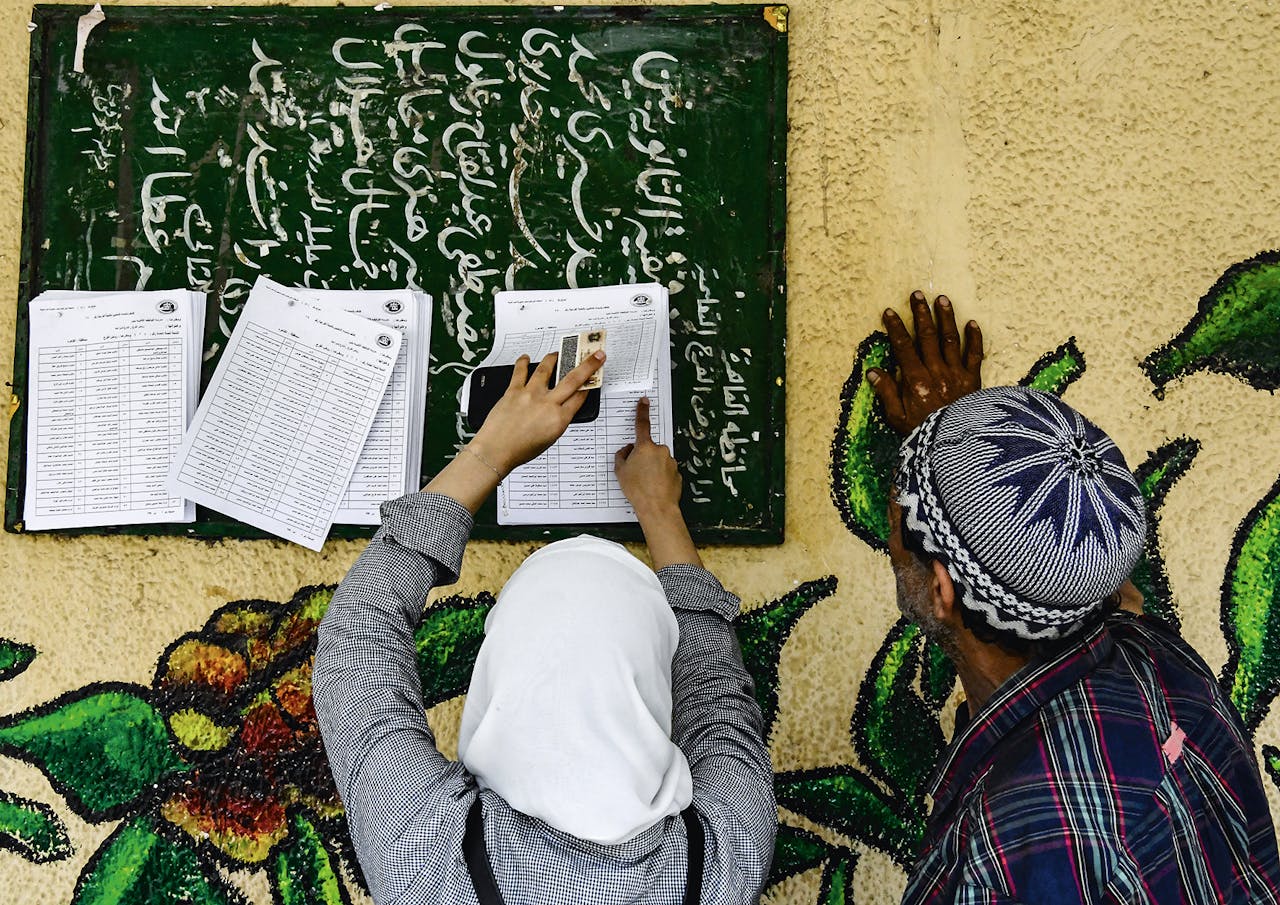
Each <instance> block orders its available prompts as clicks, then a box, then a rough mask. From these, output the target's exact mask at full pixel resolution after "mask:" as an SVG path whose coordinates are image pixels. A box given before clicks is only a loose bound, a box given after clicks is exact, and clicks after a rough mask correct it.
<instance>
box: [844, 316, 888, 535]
mask: <svg viewBox="0 0 1280 905" xmlns="http://www.w3.org/2000/svg"><path fill="white" fill-rule="evenodd" d="M889 366H890V365H889V337H887V336H886V335H885V334H883V333H881V332H879V331H877V332H875V333H872V334H871V335H870V336H868V337H867V338H866V339H864V340H863V341H862V344H861V345H859V346H858V354H857V358H856V359H855V360H854V363H853V370H852V372H850V374H849V379H848V380H846V381H845V383H844V388H843V389H842V390H841V391H840V418H839V421H838V422H837V423H836V435H835V438H834V439H833V440H832V441H831V501H832V502H833V503H835V507H836V509H837V510H838V511H839V512H840V518H841V519H843V520H844V523H845V527H847V528H848V529H849V530H850V531H852V532H853V533H854V534H855V535H857V536H858V537H859V538H861V539H862V540H863V541H865V542H866V543H868V544H870V545H871V546H872V547H873V548H874V549H876V550H880V551H886V550H887V549H888V547H887V546H886V541H887V540H888V537H889V515H888V511H887V508H888V505H889V491H890V483H891V482H890V477H891V476H892V474H893V466H894V460H895V458H896V456H897V453H898V443H899V440H898V435H897V434H895V433H894V432H893V430H892V429H891V428H890V427H889V425H888V424H887V423H886V422H885V420H884V410H883V406H881V405H880V402H879V401H878V400H877V399H876V396H875V393H873V392H872V391H871V384H869V383H867V380H866V374H867V371H868V370H869V369H870V368H888V367H889Z"/></svg>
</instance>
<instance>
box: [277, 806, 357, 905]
mask: <svg viewBox="0 0 1280 905" xmlns="http://www.w3.org/2000/svg"><path fill="white" fill-rule="evenodd" d="M272 879H273V880H274V882H275V888H276V893H277V901H279V902H280V905H340V903H343V902H345V901H346V898H345V896H344V895H343V891H342V882H341V880H339V878H338V871H337V868H336V867H335V865H334V858H333V856H332V855H331V854H330V853H329V851H328V849H326V848H325V845H324V840H323V839H322V838H321V836H320V833H319V832H318V831H317V830H316V828H315V826H314V825H313V824H312V823H311V821H310V820H308V819H307V818H306V817H304V816H303V815H302V814H295V815H294V817H293V820H292V821H290V824H289V836H288V838H287V839H286V840H285V844H284V845H282V846H280V848H279V850H278V853H277V854H276V864H275V873H274V876H273V877H272Z"/></svg>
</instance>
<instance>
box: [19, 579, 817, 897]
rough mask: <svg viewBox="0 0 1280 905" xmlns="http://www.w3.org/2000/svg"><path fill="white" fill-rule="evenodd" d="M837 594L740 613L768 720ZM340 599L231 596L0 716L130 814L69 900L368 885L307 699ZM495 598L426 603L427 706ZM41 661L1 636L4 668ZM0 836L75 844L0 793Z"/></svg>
mask: <svg viewBox="0 0 1280 905" xmlns="http://www.w3.org/2000/svg"><path fill="white" fill-rule="evenodd" d="M834 590H835V579H833V578H827V579H822V580H819V581H813V582H808V583H806V584H803V585H800V586H799V587H797V588H796V589H795V590H794V591H792V592H791V593H790V594H787V595H785V596H783V597H782V598H780V599H778V600H775V601H772V602H770V603H768V604H765V605H764V606H762V607H758V608H757V609H755V610H753V611H752V612H751V613H750V614H748V615H747V616H746V617H744V618H743V619H742V620H741V621H740V623H739V625H738V634H739V638H740V640H741V644H742V653H743V658H744V659H745V661H746V662H747V665H748V667H749V668H750V669H751V671H752V673H753V675H754V676H755V677H756V679H757V694H758V696H759V700H760V706H761V708H762V709H763V710H764V713H765V716H766V720H767V721H769V723H770V724H772V721H773V719H774V717H775V715H776V713H777V709H778V698H777V688H778V657H779V655H780V653H781V651H782V646H783V644H784V643H785V641H786V638H787V636H788V635H789V634H790V632H791V630H792V628H793V627H794V626H795V624H796V622H797V621H798V620H799V619H800V617H801V616H803V615H804V614H805V612H807V611H808V610H809V609H810V608H811V607H812V606H813V605H814V604H816V603H817V602H818V601H820V600H822V599H824V598H825V597H828V596H830V594H831V593H832V592H833V591H834ZM332 598H333V588H332V587H307V588H302V589H300V590H299V591H298V592H297V593H296V594H294V596H293V597H292V599H290V600H289V601H288V602H286V603H283V604H280V603H272V602H270V601H265V600H246V601H236V602H234V603H230V604H227V605H226V606H224V607H222V608H221V609H219V610H217V611H216V612H215V613H214V614H213V615H212V616H211V617H210V618H209V620H208V622H207V623H206V624H205V625H204V627H203V628H201V629H200V630H199V631H197V632H193V633H191V634H188V635H185V636H183V637H181V638H179V639H177V640H176V641H175V642H174V643H173V644H171V645H170V646H169V648H168V649H167V650H166V651H165V652H164V654H163V655H162V656H161V657H160V661H159V664H158V665H157V667H156V672H155V678H154V680H153V681H152V683H151V685H150V686H149V687H144V686H140V685H129V684H123V683H114V684H98V685H91V686H87V687H85V688H81V689H78V690H77V691H75V692H72V693H71V694H68V695H66V696H64V697H62V698H59V699H57V700H55V701H51V702H49V703H48V704H46V705H44V706H42V707H38V708H36V709H34V710H32V711H28V712H26V713H21V714H17V715H14V716H11V717H6V718H4V719H3V720H0V753H3V754H7V755H10V756H14V757H18V758H21V759H22V760H25V761H27V762H29V763H32V764H34V765H36V766H37V767H39V768H40V769H41V770H42V771H43V772H44V774H45V775H46V776H47V777H48V778H49V780H50V782H51V783H52V784H53V786H54V788H55V789H56V790H57V791H58V793H59V794H60V795H61V796H62V797H63V798H64V799H65V801H66V802H67V805H68V806H69V807H70V808H71V810H72V811H74V812H75V813H76V814H77V815H78V816H80V817H82V818H83V819H85V820H87V821H90V822H94V823H99V822H104V821H108V820H122V822H121V824H120V826H119V827H118V828H117V829H116V830H115V832H113V833H112V834H111V836H110V837H108V839H107V841H106V842H105V843H104V844H103V845H102V847H101V848H100V849H99V850H98V851H97V852H96V853H95V854H94V856H93V858H92V859H91V860H90V861H89V863H88V865H87V866H86V867H85V869H84V871H83V872H82V874H81V876H80V880H79V882H78V884H77V887H76V891H75V897H74V900H73V901H74V903H75V905H116V903H135V905H160V903H170V902H200V903H211V905H212V903H225V905H232V903H237V902H240V901H241V897H240V895H239V894H238V893H237V892H236V891H235V889H234V887H233V886H232V885H230V884H229V883H228V882H227V881H226V880H225V879H224V878H223V876H222V873H221V872H220V871H219V867H222V868H225V869H231V870H242V869H265V870H266V872H267V876H268V878H269V881H270V883H271V886H272V892H273V898H274V900H275V901H276V902H278V903H282V905H302V903H316V905H321V903H323V905H335V903H339V902H349V901H350V892H349V889H348V883H351V884H354V885H356V886H361V885H362V884H363V881H362V878H361V877H360V874H359V866H358V865H357V863H356V861H355V858H354V857H353V854H352V852H351V846H350V841H349V839H348V838H347V834H346V827H345V822H344V820H343V813H342V803H341V800H340V799H339V798H338V794H337V791H336V790H335V788H334V785H333V780H332V777H331V776H330V774H329V768H328V764H327V762H326V760H325V754H324V747H323V743H322V741H321V738H320V735H319V731H318V729H317V726H316V718H315V711H314V710H313V709H312V705H311V665H312V658H313V656H314V653H315V642H316V629H317V628H318V626H319V624H320V620H321V619H322V618H323V617H324V613H325V611H326V610H327V608H328V606H329V602H330V600H331V599H332ZM492 605H493V597H492V596H491V595H489V594H481V595H479V596H478V597H476V598H464V597H450V598H447V599H444V600H441V601H439V602H438V603H436V604H435V605H433V606H432V607H431V608H430V609H429V610H428V611H427V613H426V614H425V616H424V618H423V620H422V624H421V625H420V626H419V628H418V631H417V635H416V641H417V646H418V667H419V674H420V676H421V679H422V689H423V696H424V699H425V703H426V706H427V707H431V706H433V705H435V704H438V703H440V702H442V701H445V700H448V699H450V698H453V697H456V696H457V695H459V694H462V693H463V692H464V691H465V690H466V687H467V684H468V682H469V680H470V677H471V669H472V666H473V664H474V662H475V658H476V654H477V653H478V652H479V649H480V641H481V639H482V638H483V634H484V617H485V615H486V614H487V613H488V611H489V608H490V607H491V606H492ZM34 656H35V651H34V650H32V649H31V648H30V647H29V646H23V645H18V644H14V643H12V642H4V643H3V644H2V645H0V680H3V679H5V678H9V677H12V676H14V675H17V674H18V673H19V672H21V670H22V669H23V668H25V667H26V665H27V664H29V663H30V662H31V660H32V658H33V657H34ZM5 663H10V664H11V666H10V667H9V668H7V669H6V668H5V666H4V664H5ZM0 845H3V846H4V847H6V848H9V849H10V850H12V851H16V852H18V853H19V854H21V855H23V856H24V857H27V858H28V859H29V860H32V861H47V860H57V859H59V858H65V857H67V856H68V855H69V854H70V852H71V848H70V843H69V841H68V840H67V834H66V830H65V828H64V827H63V826H62V824H61V822H60V821H59V820H58V818H57V816H56V814H55V813H54V812H53V811H52V809H50V808H48V807H47V806H46V805H43V804H39V803H37V802H30V801H25V800H23V799H19V798H17V797H16V796H8V795H2V794H0ZM347 878H350V879H349V880H348V879H347Z"/></svg>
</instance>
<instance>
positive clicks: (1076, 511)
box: [894, 387, 1147, 641]
mask: <svg viewBox="0 0 1280 905" xmlns="http://www.w3.org/2000/svg"><path fill="white" fill-rule="evenodd" d="M898 456H899V458H898V474H897V476H896V478H895V479H894V483H895V488H896V491H897V500H898V502H899V503H900V504H901V505H902V509H903V512H902V530H903V532H904V533H905V535H906V536H907V537H908V538H909V539H910V540H914V541H915V545H916V547H917V549H923V550H924V551H926V552H927V553H928V554H929V555H930V556H932V557H934V558H936V559H938V560H939V561H940V562H942V564H943V565H945V566H946V568H947V572H948V573H949V574H950V575H951V579H952V581H953V582H954V583H955V585H956V591H957V594H958V596H959V599H960V603H961V605H963V606H964V607H966V608H967V609H969V610H970V611H972V612H973V613H975V614H977V615H978V616H980V617H981V618H982V619H983V620H985V621H986V623H987V624H988V625H990V626H991V627H992V628H994V629H998V630H1001V631H1006V632H1012V633H1013V634H1015V635H1017V636H1018V637H1020V638H1025V639H1027V640H1031V641H1040V640H1048V639H1053V638H1062V637H1066V636H1069V635H1071V634H1072V633H1073V632H1074V631H1076V630H1077V629H1078V628H1080V627H1081V626H1082V625H1083V624H1084V622H1085V621H1086V620H1087V619H1088V617H1089V616H1090V614H1092V613H1094V612H1095V611H1096V610H1097V609H1098V608H1099V607H1100V606H1101V605H1102V603H1103V602H1104V601H1105V600H1106V598H1107V597H1109V596H1110V595H1111V594H1112V593H1114V592H1115V590H1116V589H1117V588H1118V587H1120V585H1121V584H1122V583H1123V582H1124V580H1125V579H1126V578H1128V577H1129V573H1130V572H1131V571H1132V570H1133V567H1134V564H1135V563H1137V561H1138V557H1139V556H1140V555H1141V554H1142V549H1143V542H1144V540H1145V538H1146V533H1147V521H1146V510H1145V507H1144V505H1143V501H1142V493H1141V491H1139V489H1138V484H1137V482H1136V481H1135V480H1134V477H1133V473H1132V472H1130V471H1129V466H1128V465H1127V464H1125V460H1124V456H1123V455H1121V453H1120V450H1119V449H1117V448H1116V445H1115V443H1114V442H1112V440H1111V438H1110V437H1108V436H1107V435H1106V434H1104V433H1103V432H1102V431H1101V430H1100V429H1099V428H1098V427H1097V426H1096V425H1094V424H1093V423H1092V422H1090V421H1088V420H1087V419H1085V418H1084V416H1082V415H1081V414H1080V413H1079V412H1077V411H1076V410H1075V409H1073V408H1071V407H1070V406H1069V405H1067V404H1066V403H1064V402H1062V401H1061V400H1060V399H1058V398H1057V397H1056V396H1051V395H1049V394H1047V393H1041V392H1039V391H1038V390H1029V389H1025V388H1023V387H992V388H989V389H984V390H978V391H977V392H974V393H970V394H968V395H967V396H963V397H961V398H960V399H958V400H956V401H955V402H953V403H951V404H950V405H948V406H945V407H944V408H942V409H939V410H938V411H936V412H934V413H933V414H931V415H930V416H929V417H928V418H926V419H925V421H924V423H923V424H921V425H920V426H919V427H918V428H916V430H915V431H913V432H912V433H911V435H910V436H908V437H907V439H906V440H905V441H903V444H902V448H901V450H900V451H899V453H898Z"/></svg>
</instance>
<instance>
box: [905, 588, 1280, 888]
mask: <svg viewBox="0 0 1280 905" xmlns="http://www.w3.org/2000/svg"><path fill="white" fill-rule="evenodd" d="M930 791H931V794H932V795H933V797H934V810H933V814H932V815H931V817H930V822H929V829H928V831H927V834H926V840H925V846H924V854H923V856H922V857H921V859H920V861H919V862H918V863H917V865H916V867H915V870H914V871H913V873H912V875H911V878H910V881H909V884H908V888H907V892H906V895H905V896H904V898H903V902H904V903H911V905H917V903H944V902H945V903H947V905H952V903H956V905H978V903H982V905H1012V903H1026V905H1050V903H1076V902H1079V903H1091V905H1092V903H1122V902H1123V903H1160V905H1167V903H1174V902H1178V903H1182V902H1191V903H1197V905H1209V903H1219V902H1222V903H1232V905H1235V903H1240V905H1243V903H1255V905H1256V903H1276V902H1277V901H1278V899H1280V894H1278V892H1277V888H1278V886H1280V863H1278V862H1277V854H1276V836H1275V828H1274V825H1273V824H1272V822H1271V814H1270V812H1269V811H1268V809H1267V798H1266V793H1265V791H1264V790H1263V786H1262V780H1261V777H1260V776H1259V773H1258V767H1257V763H1256V760H1255V758H1254V753H1253V748H1252V746H1251V744H1250V742H1249V740H1248V738H1247V736H1246V735H1245V733H1244V731H1243V729H1242V727H1241V725H1240V720H1239V718H1238V716H1237V715H1236V712H1235V710H1234V709H1233V708H1232V706H1231V704H1230V703H1228V702H1227V701H1226V700H1225V699H1224V697H1223V695H1222V692H1221V691H1220V690H1219V688H1218V683H1217V682H1216V681H1215V679H1214V676H1213V673H1212V672H1211V671H1210V670H1209V668H1208V667H1207V666H1206V665H1205V664H1204V662H1203V661H1202V660H1201V659H1200V658H1199V657H1198V656H1197V655H1196V654H1195V652H1194V651H1192V650H1191V648H1189V647H1188V646H1187V645H1186V644H1185V643H1183V642H1182V640H1181V639H1180V638H1178V637H1177V636H1176V635H1175V634H1174V633H1173V632H1172V631H1171V630H1169V629H1168V628H1167V627H1165V626H1164V625H1163V623H1159V622H1157V621H1154V620H1151V619H1149V618H1146V617H1135V616H1131V615H1129V614H1124V613H1121V614H1117V615H1116V616H1115V617H1112V618H1110V619H1109V620H1108V622H1107V624H1105V625H1104V626H1102V627H1100V628H1099V629H1098V630H1097V631H1095V632H1093V633H1091V634H1090V635H1089V636H1088V637H1087V638H1085V639H1084V640H1083V641H1081V642H1080V643H1079V644H1077V645H1074V646H1072V647H1071V648H1070V649H1069V650H1066V651H1063V652H1062V653H1060V654H1059V655H1058V656H1056V657H1054V658H1052V659H1051V660H1049V661H1047V662H1041V663H1032V664H1030V665H1029V666H1027V667H1025V668H1024V669H1023V670H1021V671H1019V673H1018V674H1017V675H1015V676H1014V677H1012V678H1011V679H1009V680H1008V681H1007V682H1005V683H1004V685H1003V686H1001V688H1000V689H998V690H997V691H996V693H995V695H994V696H993V697H992V699H991V700H990V701H988V702H987V704H986V705H985V706H984V707H983V709H982V710H981V711H980V712H979V713H978V715H977V717H976V718H975V719H974V720H973V721H971V722H970V723H969V725H967V726H965V727H963V728H962V729H957V731H956V736H955V739H954V741H953V742H952V744H951V746H950V748H949V749H948V751H947V754H946V756H945V757H944V759H943V761H942V763H941V764H940V765H939V767H938V769H937V772H936V773H935V774H934V777H933V780H932V786H931V789H930Z"/></svg>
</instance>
